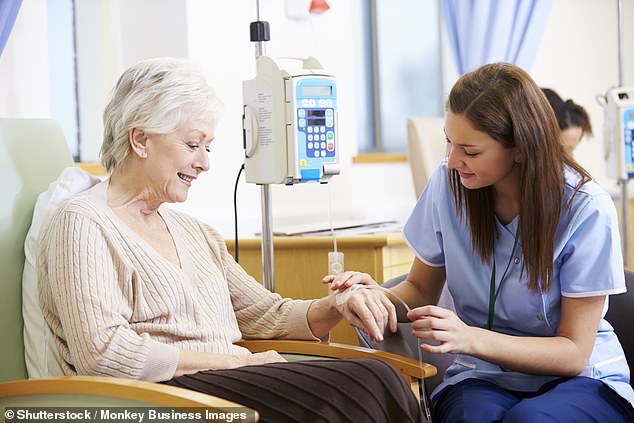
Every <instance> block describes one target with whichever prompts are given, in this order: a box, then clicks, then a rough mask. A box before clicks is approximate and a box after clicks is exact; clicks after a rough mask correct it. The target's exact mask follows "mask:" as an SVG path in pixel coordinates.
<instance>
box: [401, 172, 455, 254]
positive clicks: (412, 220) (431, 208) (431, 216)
mask: <svg viewBox="0 0 634 423" xmlns="http://www.w3.org/2000/svg"><path fill="white" fill-rule="evenodd" d="M448 194H449V186H448V182H447V165H446V162H445V161H443V162H442V163H441V164H440V166H438V167H437V168H436V170H435V171H434V173H433V174H432V176H431V177H430V178H429V181H428V182H427V185H426V186H425V190H424V191H423V193H422V194H421V196H420V198H419V199H418V202H417V203H416V206H415V207H414V210H413V211H412V214H411V215H410V217H409V219H408V220H407V222H406V223H405V226H404V227H403V235H404V237H405V240H406V241H407V243H408V244H409V247H410V248H411V249H412V250H413V251H414V253H415V254H416V257H418V259H419V260H421V261H422V262H423V263H425V264H427V265H429V266H433V267H441V266H444V265H445V254H444V248H443V237H442V229H441V221H440V213H439V205H440V204H441V203H443V202H445V200H446V198H445V197H446V196H447V195H448Z"/></svg>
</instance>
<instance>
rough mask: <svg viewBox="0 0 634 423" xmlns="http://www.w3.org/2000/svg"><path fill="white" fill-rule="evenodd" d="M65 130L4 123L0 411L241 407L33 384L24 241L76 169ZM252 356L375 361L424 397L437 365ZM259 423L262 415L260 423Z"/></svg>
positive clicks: (55, 381) (85, 381)
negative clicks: (48, 199)
mask: <svg viewBox="0 0 634 423" xmlns="http://www.w3.org/2000/svg"><path fill="white" fill-rule="evenodd" d="M72 165H73V163H72V159H71V156H70V153H69V151H68V148H67V146H66V142H65V139H64V135H63V133H62V131H61V129H60V127H59V126H58V125H57V124H56V123H55V122H54V121H52V120H48V119H0V195H1V198H2V200H1V202H0V328H1V335H2V342H0V357H2V359H1V360H0V407H7V406H25V405H37V406H90V405H93V406H132V405H136V406H149V405H153V406H166V407H215V408H218V409H220V410H222V409H225V408H227V407H238V406H240V405H238V404H235V403H232V402H230V401H226V400H223V399H220V398H217V397H213V396H210V395H205V394H201V393H197V392H193V391H189V390H185V389H181V388H176V387H172V386H166V385H162V384H157V383H150V382H143V381H133V380H124V379H117V378H110V377H90V376H76V377H56V378H55V377H53V378H46V379H30V380H29V379H27V371H26V366H25V358H24V340H23V319H22V272H23V267H24V259H25V256H24V241H25V236H26V233H27V230H28V228H29V226H30V223H31V216H32V213H33V207H34V204H35V201H36V199H37V196H38V195H39V194H40V193H41V192H43V191H45V190H46V189H47V187H48V185H49V184H50V183H51V182H52V181H54V180H55V179H56V178H57V176H58V175H59V174H60V172H61V171H62V170H63V169H64V168H65V167H67V166H72ZM241 345H243V346H245V347H247V348H249V349H250V350H251V351H253V352H258V351H263V350H268V349H275V350H277V351H278V352H280V353H281V354H283V355H284V356H285V357H286V358H287V359H288V360H289V361H292V360H298V359H309V358H310V359H314V358H355V357H375V358H380V359H382V360H384V361H386V362H388V363H390V364H392V365H394V366H395V367H396V368H397V369H398V370H399V371H400V372H401V374H402V375H403V377H404V378H405V380H406V381H407V382H408V383H409V384H410V386H411V387H412V390H413V391H414V392H416V393H417V392H418V382H419V380H420V379H423V378H426V377H431V376H433V375H434V374H435V373H436V369H435V368H434V367H433V366H430V365H427V364H423V365H419V363H418V361H416V360H411V359H407V358H403V357H400V356H398V355H395V354H389V353H382V352H380V351H373V350H368V349H363V348H359V347H350V346H345V345H337V344H328V343H319V342H302V341H242V342H241ZM256 420H257V413H255V414H254V420H253V421H256Z"/></svg>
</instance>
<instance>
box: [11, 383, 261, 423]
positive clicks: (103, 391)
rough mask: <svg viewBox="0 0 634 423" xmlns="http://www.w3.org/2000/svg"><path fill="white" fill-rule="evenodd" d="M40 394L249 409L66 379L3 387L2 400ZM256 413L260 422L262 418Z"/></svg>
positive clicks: (140, 387) (159, 389) (195, 396)
mask: <svg viewBox="0 0 634 423" xmlns="http://www.w3.org/2000/svg"><path fill="white" fill-rule="evenodd" d="M39 394H80V395H97V396H102V397H111V398H122V399H128V400H134V401H140V402H144V403H148V404H155V405H156V406H160V407H179V408H180V407H213V408H217V409H220V410H223V409H225V408H229V409H230V408H236V407H243V408H246V407H244V406H242V405H240V404H238V403H235V402H232V401H228V400H225V399H222V398H218V397H214V396H212V395H207V394H203V393H200V392H195V391H190V390H188V389H183V388H178V387H175V386H169V385H163V384H160V383H152V382H144V381H140V380H129V379H119V378H114V377H97V376H64V377H58V378H46V379H29V380H16V381H12V382H3V383H0V397H13V396H20V395H39ZM227 411H231V410H227ZM234 411H235V410H234ZM255 413H256V420H255V421H257V417H258V415H257V412H255Z"/></svg>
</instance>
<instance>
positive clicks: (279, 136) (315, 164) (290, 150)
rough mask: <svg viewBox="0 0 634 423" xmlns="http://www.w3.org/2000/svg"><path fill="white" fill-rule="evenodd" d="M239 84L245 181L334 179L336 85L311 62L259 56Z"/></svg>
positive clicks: (289, 182)
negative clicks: (250, 74)
mask: <svg viewBox="0 0 634 423" xmlns="http://www.w3.org/2000/svg"><path fill="white" fill-rule="evenodd" d="M256 68H257V73H256V77H255V78H254V79H251V80H248V81H244V82H243V83H242V88H243V105H244V106H243V111H244V114H243V134H244V149H245V156H246V158H245V163H244V170H245V176H246V181H247V182H250V183H256V184H287V185H292V184H296V183H302V182H310V181H318V182H327V181H328V180H329V179H330V177H331V176H332V175H338V174H339V133H338V131H337V86H336V83H335V79H334V77H333V76H332V75H329V74H328V73H327V72H325V71H324V70H323V69H322V67H321V64H320V63H319V62H318V61H317V60H316V59H314V58H312V57H309V58H307V59H275V58H272V57H268V56H259V57H258V58H257V59H256Z"/></svg>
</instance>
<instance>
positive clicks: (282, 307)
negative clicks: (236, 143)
mask: <svg viewBox="0 0 634 423" xmlns="http://www.w3.org/2000/svg"><path fill="white" fill-rule="evenodd" d="M220 111H221V103H220V101H219V99H218V98H217V96H216V94H215V92H214V91H213V90H212V89H211V87H209V86H208V85H207V83H206V81H205V79H204V77H203V76H202V74H201V73H200V71H199V70H197V69H196V68H195V67H194V66H192V65H191V64H190V63H188V62H186V61H183V60H178V59H170V58H161V59H150V60H145V61H142V62H140V63H138V64H136V65H134V66H132V67H131V68H129V69H127V70H126V71H125V72H123V74H122V75H121V77H120V78H119V80H118V82H117V84H116V86H115V88H114V91H113V92H112V95H111V98H110V101H109V103H108V105H107V106H106V108H105V111H104V114H103V119H104V140H103V145H102V149H101V160H102V163H103V165H104V167H105V168H106V169H107V171H108V178H107V179H106V180H105V181H103V182H101V183H99V184H97V185H95V186H94V187H92V188H91V189H89V190H87V191H84V192H83V193H81V194H79V195H78V196H76V197H74V198H72V199H70V200H69V201H68V202H66V203H65V204H64V205H62V206H61V208H60V209H59V210H58V211H57V212H56V213H55V215H54V216H53V217H52V219H51V221H50V223H49V225H48V226H47V228H46V229H45V230H44V232H43V236H42V238H41V241H40V249H39V258H38V283H39V299H40V305H41V308H42V312H43V315H44V317H45V319H46V321H47V324H48V325H49V327H50V329H51V331H52V333H53V334H54V337H55V343H56V346H57V349H58V351H59V352H60V355H61V357H62V358H63V370H64V373H65V374H66V375H95V376H114V377H121V378H129V379H141V380H147V381H155V382H164V383H167V384H170V385H175V386H180V387H185V388H189V389H193V390H197V391H201V392H204V393H208V394H212V395H216V396H219V397H222V398H225V399H228V400H231V401H235V402H238V403H240V404H243V405H246V406H249V407H251V408H254V409H256V410H257V411H258V412H259V413H260V415H261V417H262V420H263V421H269V422H286V421H344V420H345V421H348V420H353V421H370V420H371V419H375V420H374V421H381V422H387V421H394V422H414V421H418V420H419V419H420V411H419V406H418V402H417V401H416V398H415V397H414V395H413V393H412V392H411V390H410V388H409V387H408V386H407V385H406V384H405V382H404V380H403V378H402V377H401V376H400V374H399V373H398V372H397V371H396V369H394V368H393V367H391V366H389V365H387V364H385V363H383V362H381V361H379V360H374V359H364V360H333V361H317V362H314V361H307V362H297V363H285V360H284V359H283V358H282V357H281V356H280V355H279V354H278V353H276V352H275V351H267V352H263V353H257V354H252V353H250V352H249V351H248V350H246V349H245V348H243V347H240V346H238V345H236V344H235V342H236V341H238V340H240V339H241V338H281V339H307V340H319V339H320V338H325V337H328V334H329V331H330V330H331V329H332V328H333V327H334V326H335V324H337V323H338V322H339V321H340V320H341V318H342V310H343V309H342V307H344V306H345V307H346V312H348V311H347V310H348V309H350V310H353V311H355V310H357V309H358V308H359V307H362V308H363V310H360V311H359V313H361V314H363V312H364V311H367V310H375V311H377V310H379V308H380V309H382V310H385V306H388V307H389V306H391V303H389V301H387V300H386V299H385V298H384V297H383V296H382V295H377V294H376V293H373V294H372V295H367V296H365V297H363V300H362V301H359V299H358V296H356V297H355V301H354V303H350V304H346V302H345V301H344V302H343V303H341V304H339V303H338V301H337V300H336V299H335V298H336V296H335V295H330V296H328V297H325V298H321V299H318V300H305V301H304V300H292V299H288V298H282V297H280V295H278V294H274V293H271V292H269V291H267V290H266V289H264V288H263V287H262V285H260V284H259V283H258V282H257V281H255V280H254V279H253V278H252V277H251V276H249V275H248V274H247V273H246V272H245V271H244V270H243V269H242V267H240V265H238V264H237V263H236V262H235V261H234V260H233V258H232V257H231V255H230V254H229V253H228V251H227V248H226V246H225V242H224V240H223V239H222V237H221V236H220V234H218V232H216V231H215V230H214V229H213V228H211V227H210V226H208V225H207V224H205V223H203V222H201V221H199V220H196V219H194V218H192V217H190V216H188V215H186V214H185V213H182V212H179V211H176V210H174V209H171V208H168V207H165V203H174V202H183V201H185V200H186V199H187V196H188V194H189V190H190V188H191V187H192V185H193V184H195V183H196V182H197V179H198V178H199V177H200V176H201V174H202V173H203V172H206V171H208V170H209V168H210V159H209V154H210V150H211V148H212V142H213V141H214V133H215V129H216V125H217V122H218V119H219V117H220ZM210 195H211V194H210ZM210 204H211V205H213V204H214V203H213V201H210ZM316 282H317V281H316ZM298 283H299V282H298ZM359 313H356V312H355V314H359ZM393 317H394V318H393V319H392V325H393V326H395V325H396V321H395V319H396V316H395V315H394V316H393ZM387 320H388V316H387V314H381V313H380V312H377V314H375V315H372V314H370V313H366V314H365V318H364V319H363V322H362V323H361V324H362V325H364V326H365V327H366V330H368V331H369V332H370V333H373V334H375V337H376V338H380V337H381V336H382V333H383V331H381V332H379V331H378V326H384V325H385V324H386V323H384V322H385V321H387Z"/></svg>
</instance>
